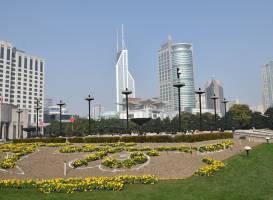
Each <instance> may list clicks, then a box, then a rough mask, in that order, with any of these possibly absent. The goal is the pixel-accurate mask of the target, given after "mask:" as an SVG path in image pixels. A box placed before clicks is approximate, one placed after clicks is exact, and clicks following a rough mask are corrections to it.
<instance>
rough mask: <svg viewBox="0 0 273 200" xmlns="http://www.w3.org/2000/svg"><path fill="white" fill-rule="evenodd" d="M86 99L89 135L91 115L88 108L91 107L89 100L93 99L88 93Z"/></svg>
mask: <svg viewBox="0 0 273 200" xmlns="http://www.w3.org/2000/svg"><path fill="white" fill-rule="evenodd" d="M85 100H86V101H88V130H89V135H91V116H90V111H91V110H90V109H91V101H93V100H94V98H93V97H91V96H90V94H89V95H88V97H86V98H85Z"/></svg>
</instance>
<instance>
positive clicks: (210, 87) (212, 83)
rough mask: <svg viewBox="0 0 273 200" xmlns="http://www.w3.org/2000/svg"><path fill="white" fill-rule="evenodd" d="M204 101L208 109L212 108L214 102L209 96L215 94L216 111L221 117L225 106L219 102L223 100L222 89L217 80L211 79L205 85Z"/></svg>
mask: <svg viewBox="0 0 273 200" xmlns="http://www.w3.org/2000/svg"><path fill="white" fill-rule="evenodd" d="M205 92H206V93H205V95H206V103H207V108H208V109H214V102H213V100H212V99H211V97H212V96H213V95H214V94H215V96H217V97H218V99H217V100H216V112H217V114H218V115H219V116H220V117H221V116H223V115H224V112H225V107H224V104H223V103H221V102H222V101H223V100H224V90H223V87H222V85H221V82H220V81H219V80H214V79H211V80H209V81H207V82H206V85H205Z"/></svg>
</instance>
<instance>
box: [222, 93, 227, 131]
mask: <svg viewBox="0 0 273 200" xmlns="http://www.w3.org/2000/svg"><path fill="white" fill-rule="evenodd" d="M222 103H223V104H224V108H225V126H224V130H226V129H227V103H228V101H227V100H226V99H225V98H224V100H223V101H222Z"/></svg>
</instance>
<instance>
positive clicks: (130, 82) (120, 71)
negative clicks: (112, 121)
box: [116, 26, 135, 113]
mask: <svg viewBox="0 0 273 200" xmlns="http://www.w3.org/2000/svg"><path fill="white" fill-rule="evenodd" d="M121 42H122V45H121V50H119V46H118V44H119V41H118V35H117V62H116V96H117V112H118V113H119V112H121V111H122V105H121V104H122V103H124V95H123V94H122V93H121V92H122V91H123V90H125V89H126V88H128V90H131V91H132V94H131V95H130V97H133V98H134V97H135V80H134V78H133V76H132V75H131V73H130V72H129V69H128V50H127V49H126V47H125V42H124V38H123V26H122V30H121Z"/></svg>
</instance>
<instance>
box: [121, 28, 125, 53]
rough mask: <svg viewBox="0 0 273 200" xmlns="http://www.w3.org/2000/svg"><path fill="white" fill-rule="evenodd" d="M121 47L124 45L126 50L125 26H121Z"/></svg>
mask: <svg viewBox="0 0 273 200" xmlns="http://www.w3.org/2000/svg"><path fill="white" fill-rule="evenodd" d="M121 45H122V50H124V49H125V42H124V33H123V24H121Z"/></svg>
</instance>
